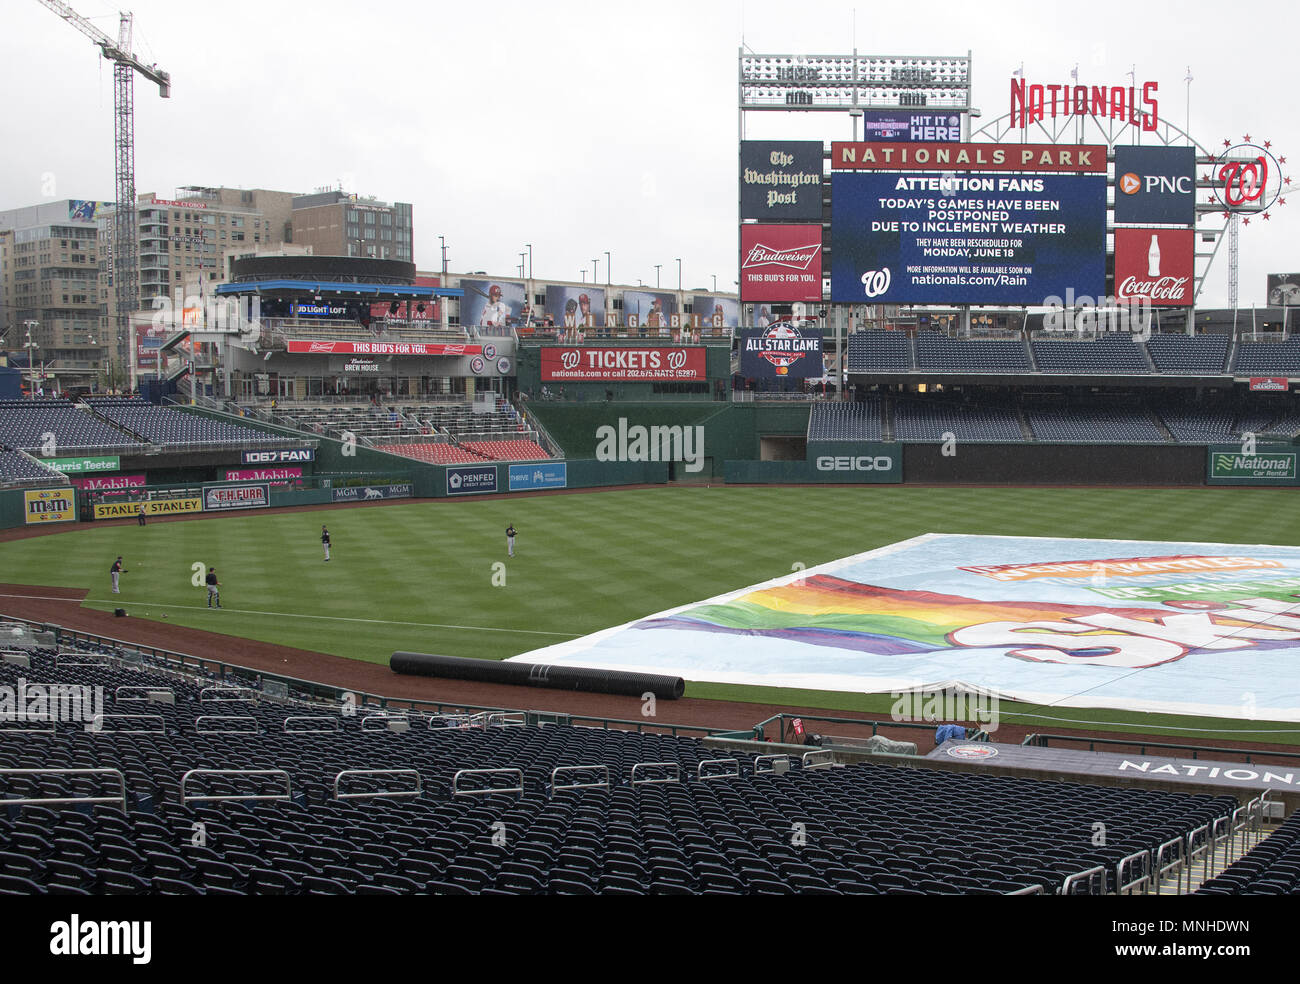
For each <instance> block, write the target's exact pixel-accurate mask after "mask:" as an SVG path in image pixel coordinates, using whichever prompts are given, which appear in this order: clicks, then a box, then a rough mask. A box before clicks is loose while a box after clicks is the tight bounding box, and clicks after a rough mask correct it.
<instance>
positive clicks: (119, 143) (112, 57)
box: [40, 0, 172, 362]
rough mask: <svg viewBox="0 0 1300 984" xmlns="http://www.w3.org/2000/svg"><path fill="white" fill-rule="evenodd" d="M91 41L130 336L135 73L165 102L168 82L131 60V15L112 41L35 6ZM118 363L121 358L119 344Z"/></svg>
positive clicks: (135, 294)
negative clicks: (112, 120)
mask: <svg viewBox="0 0 1300 984" xmlns="http://www.w3.org/2000/svg"><path fill="white" fill-rule="evenodd" d="M40 3H41V5H42V6H44V7H48V8H49V9H50V10H52V11H54V12H55V13H56V14H58V15H59V16H60V17H62V18H63V19H64V20H65V21H67V22H68V23H69V24H71V25H72V26H73V27H75V28H76V29H77V30H78V31H80V32H81V33H82V34H84V35H86V37H88V38H90V40H91V41H93V42H95V44H97V45H99V49H100V51H102V52H103V54H104V57H105V58H107V59H108V60H109V61H111V62H112V63H113V90H114V100H113V111H114V114H115V116H116V119H117V126H116V129H115V132H114V139H113V148H114V159H115V161H116V175H117V201H116V202H114V205H113V235H112V239H111V240H110V242H111V243H112V244H113V251H114V252H113V269H112V270H111V271H109V275H110V278H111V280H110V283H111V284H112V285H113V287H114V288H115V289H116V291H117V334H118V336H119V337H123V338H124V337H126V336H128V335H129V334H130V333H131V315H132V314H134V313H135V309H136V308H137V307H138V306H139V293H140V269H139V257H140V242H139V236H140V230H139V227H138V225H137V223H136V208H135V73H136V72H139V73H140V74H141V75H143V76H144V77H145V78H146V79H148V80H149V81H150V82H153V83H155V84H156V85H157V86H158V94H159V95H160V96H162V98H164V99H170V98H171V94H172V77H171V74H170V73H168V72H164V71H163V70H162V69H160V68H159V67H158V66H157V65H146V64H144V63H143V62H141V61H140V60H139V59H138V58H136V57H135V55H133V54H131V33H132V28H133V25H134V19H135V15H134V14H132V13H130V12H129V11H122V14H121V20H120V22H119V25H118V33H117V41H114V40H113V39H112V38H110V37H109V36H108V35H107V34H105V33H104V32H103V31H101V30H100V29H99V28H97V27H96V26H95V25H94V24H92V23H90V21H88V20H86V18H84V17H82V16H81V15H80V14H78V13H77V12H76V11H75V10H73V9H72V8H71V7H69V6H68V5H67V4H66V3H62V2H61V0H40ZM117 356H118V360H119V361H121V362H125V361H126V353H125V352H124V351H123V350H122V345H121V343H119V344H118V353H117Z"/></svg>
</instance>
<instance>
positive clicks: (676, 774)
mask: <svg viewBox="0 0 1300 984" xmlns="http://www.w3.org/2000/svg"><path fill="white" fill-rule="evenodd" d="M650 768H656V769H672V770H673V775H672V777H671V778H666V779H638V778H637V777H636V773H637V769H650ZM628 779H629V781H630V783H631V784H632V785H633V786H642V785H648V784H650V783H656V782H678V783H679V782H681V781H682V767H681V764H680V763H678V762H637V763H636V764H635V765H634V766H632V771H631V773H630V774H629V776H628Z"/></svg>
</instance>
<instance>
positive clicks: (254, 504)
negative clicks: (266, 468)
mask: <svg viewBox="0 0 1300 984" xmlns="http://www.w3.org/2000/svg"><path fill="white" fill-rule="evenodd" d="M270 504H271V486H270V483H267V482H260V483H258V484H256V485H223V486H221V487H220V488H207V489H204V490H203V511H204V512H224V511H226V510H228V509H265V508H266V507H267V506H269V505H270Z"/></svg>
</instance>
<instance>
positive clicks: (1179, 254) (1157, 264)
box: [1115, 229, 1196, 307]
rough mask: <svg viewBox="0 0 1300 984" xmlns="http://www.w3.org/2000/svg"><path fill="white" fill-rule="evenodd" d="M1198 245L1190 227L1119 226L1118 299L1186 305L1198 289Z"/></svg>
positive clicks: (1116, 234)
mask: <svg viewBox="0 0 1300 984" xmlns="http://www.w3.org/2000/svg"><path fill="white" fill-rule="evenodd" d="M1195 247H1196V241H1195V233H1194V232H1193V231H1192V230H1191V229H1116V230H1115V299H1116V300H1117V301H1131V300H1135V299H1137V298H1140V297H1145V298H1146V299H1147V300H1149V301H1150V302H1151V304H1152V306H1153V307H1187V306H1188V305H1190V304H1191V303H1192V298H1193V294H1194V293H1195V290H1194V285H1193V281H1194V278H1195V257H1194V250H1195Z"/></svg>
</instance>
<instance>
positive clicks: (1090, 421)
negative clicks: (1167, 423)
mask: <svg viewBox="0 0 1300 984" xmlns="http://www.w3.org/2000/svg"><path fill="white" fill-rule="evenodd" d="M1025 417H1026V419H1027V420H1028V421H1029V427H1030V429H1031V430H1032V431H1033V434H1034V437H1036V438H1037V439H1038V440H1040V441H1070V442H1086V443H1103V444H1110V443H1116V442H1119V443H1155V442H1159V443H1164V442H1165V441H1166V438H1165V436H1164V434H1162V433H1161V432H1160V428H1159V427H1158V426H1157V425H1156V423H1155V421H1154V420H1152V419H1151V415H1150V414H1148V413H1147V412H1146V411H1145V410H1141V409H1133V410H1129V409H1125V408H1122V407H1110V408H1105V409H1103V408H1100V407H1096V408H1088V409H1082V408H1073V409H1070V410H1030V411H1026V413H1025Z"/></svg>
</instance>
